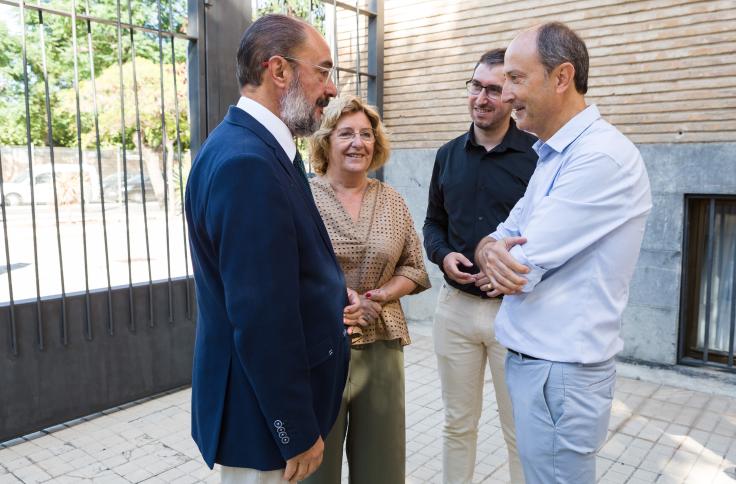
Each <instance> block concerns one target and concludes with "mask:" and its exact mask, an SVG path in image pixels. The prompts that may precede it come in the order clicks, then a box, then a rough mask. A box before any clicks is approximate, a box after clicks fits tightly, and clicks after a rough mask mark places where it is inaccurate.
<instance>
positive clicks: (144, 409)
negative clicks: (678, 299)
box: [0, 327, 736, 484]
mask: <svg viewBox="0 0 736 484" xmlns="http://www.w3.org/2000/svg"><path fill="white" fill-rule="evenodd" d="M411 329H412V332H413V339H414V344H412V345H411V346H409V347H407V349H406V389H407V394H406V402H407V403H406V414H407V456H408V458H407V479H406V482H407V483H435V482H440V481H441V467H442V456H441V454H442V447H441V432H442V420H443V417H442V399H441V396H440V389H439V382H438V378H437V370H436V361H435V357H434V353H433V351H432V339H431V333H430V332H429V331H428V328H426V327H412V328H411ZM487 375H488V376H487V379H488V378H490V372H487ZM485 389H486V392H485V395H484V400H485V402H484V412H483V417H482V419H481V428H480V435H479V437H478V459H477V465H476V472H475V477H474V481H475V482H485V483H506V482H508V466H507V465H506V449H505V446H504V443H503V438H502V436H501V430H500V424H499V420H498V416H497V413H496V404H495V402H494V395H493V385H490V384H486V386H485ZM189 398H190V391H189V390H188V389H186V390H181V391H178V392H174V393H170V394H168V395H165V396H161V397H159V398H155V399H149V400H147V401H144V402H137V403H135V404H131V405H126V406H124V407H121V408H119V409H113V410H111V411H108V412H103V414H100V415H99V416H93V417H91V418H88V419H81V420H80V421H79V422H77V423H75V424H74V425H64V426H60V427H59V428H57V429H54V430H50V431H47V432H40V433H38V434H35V435H34V436H29V437H27V438H25V439H18V440H17V441H14V442H9V443H6V444H5V445H0V484H5V483H17V482H25V483H33V482H59V483H66V482H69V483H71V482H83V481H94V482H101V483H118V482H119V483H131V482H146V483H163V482H174V483H183V484H186V483H190V482H219V474H218V472H217V468H215V470H214V471H210V470H209V469H208V468H207V467H206V466H205V465H204V464H203V462H202V460H201V458H200V457H199V453H198V452H197V449H196V447H195V445H194V443H193V442H192V440H191V438H190V436H189V418H190V413H189ZM615 398H616V400H615V402H614V408H613V415H612V418H611V424H610V427H609V429H610V433H609V437H608V441H607V443H606V444H605V446H604V447H603V449H602V450H601V452H600V455H599V457H598V475H599V482H601V483H610V484H614V483H615V484H619V483H628V484H644V483H654V482H656V483H668V484H669V483H688V484H689V483H692V484H708V483H716V484H736V479H734V477H733V476H734V475H735V474H734V472H736V438H735V437H736V398H731V397H726V396H714V395H710V394H706V393H700V392H697V391H692V390H683V389H679V388H675V387H672V386H666V385H660V384H655V383H648V382H644V381H638V380H633V379H629V378H623V377H619V378H618V383H617V387H616V394H615ZM343 481H344V482H347V479H343ZM377 484H380V483H377Z"/></svg>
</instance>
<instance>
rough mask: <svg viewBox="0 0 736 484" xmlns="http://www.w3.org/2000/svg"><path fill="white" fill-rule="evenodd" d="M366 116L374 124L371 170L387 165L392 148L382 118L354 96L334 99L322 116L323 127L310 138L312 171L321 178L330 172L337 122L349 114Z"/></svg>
mask: <svg viewBox="0 0 736 484" xmlns="http://www.w3.org/2000/svg"><path fill="white" fill-rule="evenodd" d="M352 113H364V114H365V115H366V116H367V117H368V121H370V123H371V127H372V128H373V133H374V135H375V137H376V141H375V142H374V143H373V159H372V160H371V164H370V166H369V167H368V171H375V170H377V169H379V168H381V167H382V166H383V165H384V164H386V160H388V155H389V153H390V152H391V146H390V143H389V140H388V135H387V133H386V130H385V129H383V123H381V117H380V116H379V115H378V111H377V110H376V108H374V107H373V106H371V105H369V104H367V103H365V102H363V100H362V99H361V98H359V97H358V96H353V95H343V96H340V97H338V98H335V99H333V100H332V102H331V103H330V104H329V106H327V108H326V109H325V112H324V115H323V116H322V125H321V126H320V128H319V129H318V130H317V132H316V133H314V134H313V135H312V137H311V138H310V139H309V156H310V160H309V161H310V164H311V165H312V169H313V170H314V172H315V173H317V174H318V175H324V174H325V173H326V172H327V165H328V164H329V157H330V134H332V131H333V130H334V129H335V126H337V123H338V121H340V118H342V117H343V116H344V115H346V114H352Z"/></svg>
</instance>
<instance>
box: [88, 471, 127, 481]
mask: <svg viewBox="0 0 736 484" xmlns="http://www.w3.org/2000/svg"><path fill="white" fill-rule="evenodd" d="M92 482H93V483H95V484H98V483H99V484H129V483H130V481H129V480H127V479H125V478H123V477H122V476H119V475H117V474H115V473H114V472H110V471H108V472H105V473H103V474H100V475H98V476H96V477H95V478H94V479H92Z"/></svg>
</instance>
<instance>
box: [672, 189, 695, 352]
mask: <svg viewBox="0 0 736 484" xmlns="http://www.w3.org/2000/svg"><path fill="white" fill-rule="evenodd" d="M694 205H695V201H694V200H693V199H692V198H690V197H688V196H687V195H685V197H684V207H683V213H684V220H685V223H684V227H683V231H682V254H683V260H682V270H681V271H680V301H681V302H682V305H681V307H680V333H679V337H678V349H677V362H678V363H681V362H682V359H683V358H684V357H685V346H686V344H687V338H686V336H687V333H688V329H689V328H690V325H691V324H693V323H692V322H691V321H690V312H689V310H690V301H689V299H690V298H689V291H688V289H689V288H688V283H689V275H690V272H691V271H690V259H691V257H692V254H691V253H690V245H691V242H690V227H691V225H692V224H691V223H690V222H691V218H692V217H693V215H692V213H693V212H695V213H698V211H697V210H694V209H693V206H694ZM695 324H697V320H696V321H695ZM696 333H697V332H696ZM696 346H697V338H696Z"/></svg>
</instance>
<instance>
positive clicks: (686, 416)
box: [675, 407, 701, 427]
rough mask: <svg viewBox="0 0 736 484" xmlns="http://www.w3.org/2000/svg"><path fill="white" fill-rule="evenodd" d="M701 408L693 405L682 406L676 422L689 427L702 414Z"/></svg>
mask: <svg viewBox="0 0 736 484" xmlns="http://www.w3.org/2000/svg"><path fill="white" fill-rule="evenodd" d="M700 413H701V410H700V409H698V408H692V407H682V410H681V411H680V413H679V414H677V416H676V417H675V422H676V423H679V424H681V425H685V426H687V427H691V426H692V425H693V423H694V422H695V420H696V419H697V418H698V416H699V415H700Z"/></svg>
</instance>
